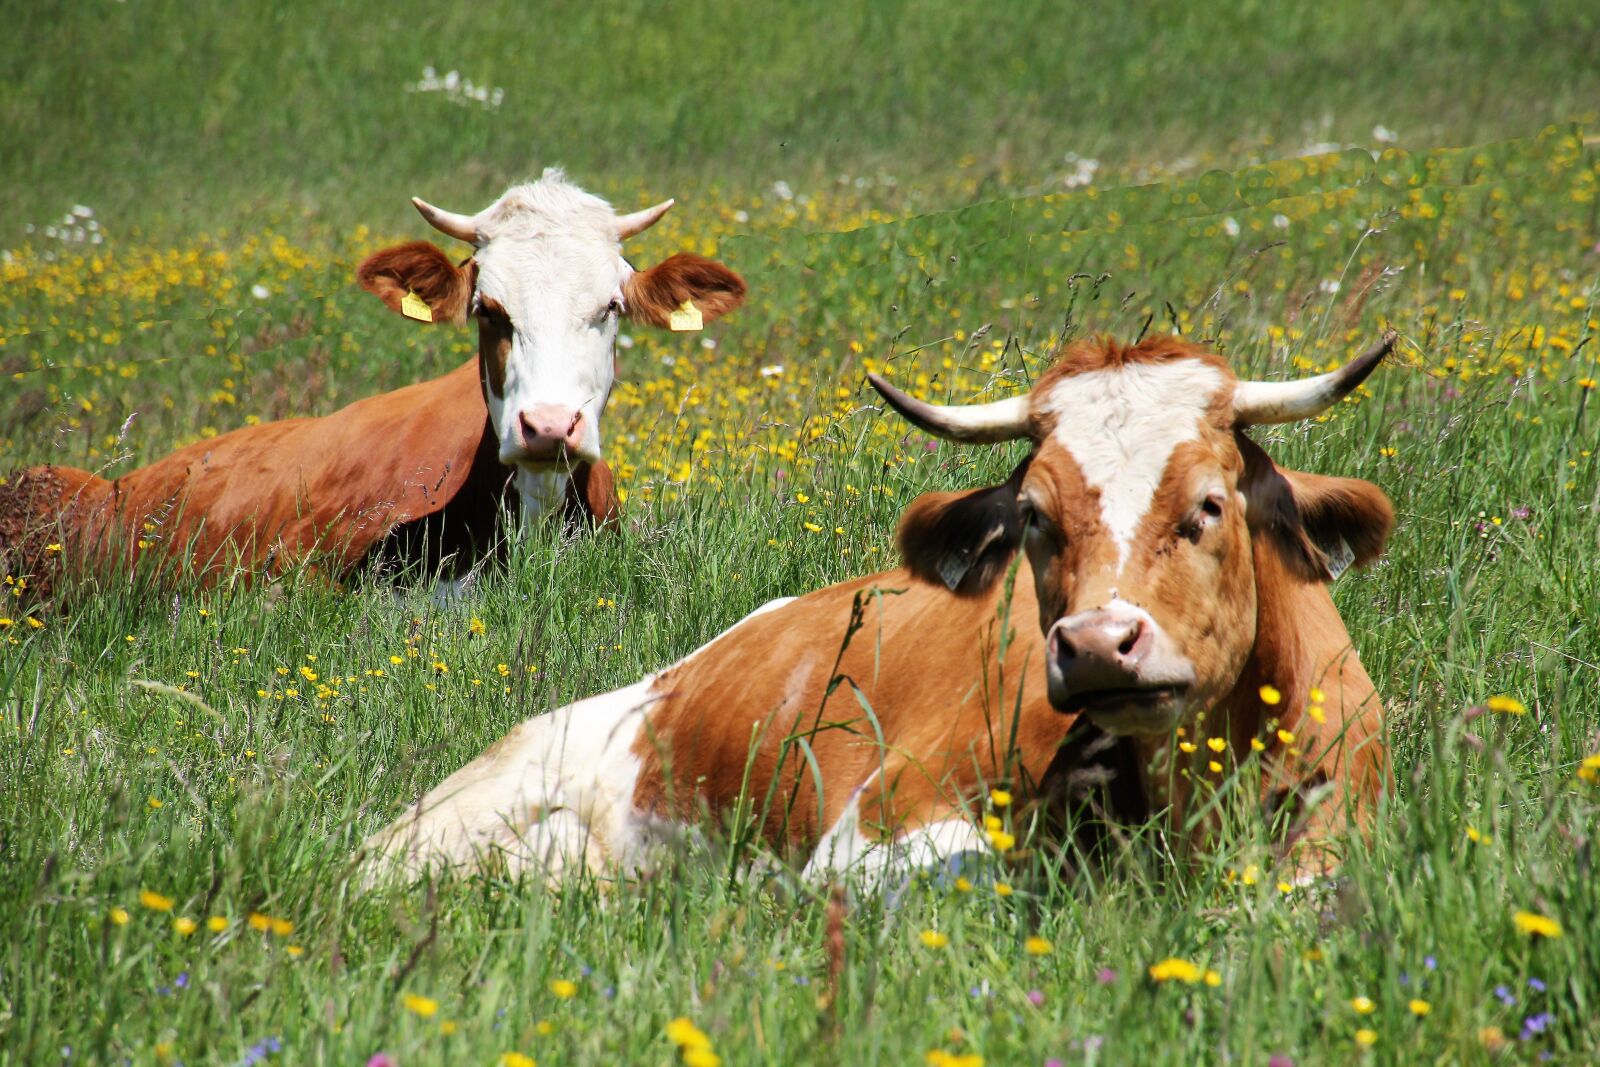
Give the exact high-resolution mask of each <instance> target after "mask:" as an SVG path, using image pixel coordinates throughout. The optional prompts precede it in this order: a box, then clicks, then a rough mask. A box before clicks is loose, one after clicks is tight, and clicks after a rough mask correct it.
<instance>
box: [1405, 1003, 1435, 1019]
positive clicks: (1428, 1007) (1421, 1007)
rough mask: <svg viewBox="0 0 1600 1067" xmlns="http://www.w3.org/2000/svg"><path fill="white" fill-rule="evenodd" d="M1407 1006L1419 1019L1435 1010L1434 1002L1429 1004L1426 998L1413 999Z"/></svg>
mask: <svg viewBox="0 0 1600 1067" xmlns="http://www.w3.org/2000/svg"><path fill="white" fill-rule="evenodd" d="M1406 1007H1408V1008H1410V1009H1411V1014H1412V1015H1415V1016H1417V1017H1418V1018H1419V1019H1420V1018H1421V1017H1422V1016H1424V1015H1426V1014H1428V1013H1429V1012H1430V1011H1432V1010H1433V1005H1432V1004H1429V1003H1428V1002H1427V1001H1426V1000H1421V999H1418V1000H1413V1001H1412V1002H1411V1003H1410V1004H1407V1005H1406Z"/></svg>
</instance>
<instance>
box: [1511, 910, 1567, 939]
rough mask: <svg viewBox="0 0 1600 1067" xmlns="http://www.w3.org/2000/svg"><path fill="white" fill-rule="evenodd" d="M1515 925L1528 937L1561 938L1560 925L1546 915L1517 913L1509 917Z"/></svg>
mask: <svg viewBox="0 0 1600 1067" xmlns="http://www.w3.org/2000/svg"><path fill="white" fill-rule="evenodd" d="M1511 921H1512V922H1514V923H1516V924H1517V929H1518V930H1521V931H1522V932H1523V933H1525V934H1527V935H1528V936H1529V937H1548V938H1557V937H1560V936H1561V924H1560V923H1559V922H1557V921H1556V920H1554V919H1552V918H1550V917H1549V916H1547V915H1540V914H1538V913H1537V912H1532V911H1519V912H1517V913H1516V914H1515V915H1513V916H1512V917H1511Z"/></svg>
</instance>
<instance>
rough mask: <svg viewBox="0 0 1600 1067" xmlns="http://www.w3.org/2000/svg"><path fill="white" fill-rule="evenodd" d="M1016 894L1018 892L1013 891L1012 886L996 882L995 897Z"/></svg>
mask: <svg viewBox="0 0 1600 1067" xmlns="http://www.w3.org/2000/svg"><path fill="white" fill-rule="evenodd" d="M1014 892H1016V890H1014V889H1012V888H1011V886H1010V885H1008V884H1006V883H1005V882H996V883H995V884H994V895H995V896H997V897H1009V896H1010V895H1011V894H1012V893H1014Z"/></svg>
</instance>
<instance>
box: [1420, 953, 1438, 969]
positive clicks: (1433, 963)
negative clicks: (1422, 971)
mask: <svg viewBox="0 0 1600 1067" xmlns="http://www.w3.org/2000/svg"><path fill="white" fill-rule="evenodd" d="M1422 965H1423V966H1424V967H1426V968H1428V970H1430V971H1432V970H1436V969H1438V966H1439V961H1438V960H1436V959H1434V958H1433V957H1432V956H1424V957H1422Z"/></svg>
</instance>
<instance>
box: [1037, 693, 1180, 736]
mask: <svg viewBox="0 0 1600 1067" xmlns="http://www.w3.org/2000/svg"><path fill="white" fill-rule="evenodd" d="M1190 689H1191V687H1190V686H1189V685H1187V684H1177V685H1154V686H1140V687H1137V688H1127V689H1102V690H1097V691H1094V692H1088V693H1058V692H1055V691H1053V690H1052V692H1051V693H1050V703H1051V705H1052V706H1053V707H1054V708H1055V709H1056V710H1057V711H1060V712H1063V713H1067V714H1078V715H1084V716H1087V717H1088V719H1089V721H1090V722H1092V723H1094V724H1095V725H1096V726H1098V727H1099V728H1100V729H1102V730H1104V731H1105V732H1106V733H1108V734H1115V735H1118V736H1128V735H1154V734H1170V733H1171V732H1172V731H1173V729H1174V728H1175V727H1177V725H1178V724H1179V723H1180V722H1182V721H1183V719H1184V717H1185V716H1187V715H1188V712H1189V693H1190Z"/></svg>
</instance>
